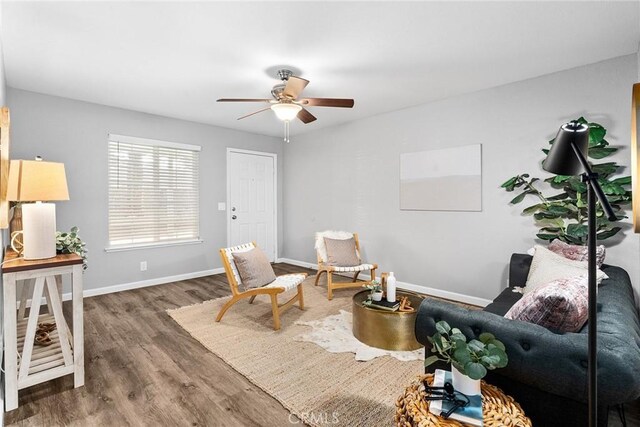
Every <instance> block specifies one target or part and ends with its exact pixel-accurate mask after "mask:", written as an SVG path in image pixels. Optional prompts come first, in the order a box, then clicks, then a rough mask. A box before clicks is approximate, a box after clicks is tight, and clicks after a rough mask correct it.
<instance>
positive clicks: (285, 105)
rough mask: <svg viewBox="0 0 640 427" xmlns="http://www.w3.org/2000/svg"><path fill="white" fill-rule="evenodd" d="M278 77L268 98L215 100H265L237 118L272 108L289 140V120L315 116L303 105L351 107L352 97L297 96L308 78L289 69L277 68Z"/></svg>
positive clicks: (303, 119) (307, 120)
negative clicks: (266, 105) (279, 81)
mask: <svg viewBox="0 0 640 427" xmlns="http://www.w3.org/2000/svg"><path fill="white" fill-rule="evenodd" d="M278 77H279V78H280V80H281V81H282V83H279V84H277V85H275V86H274V87H273V88H272V89H271V96H272V97H273V99H269V98H221V99H218V100H217V102H265V103H269V104H271V105H270V106H269V107H266V108H262V109H260V110H258V111H254V112H253V113H250V114H247V115H244V116H242V117H238V120H242V119H245V118H247V117H251V116H253V115H255V114H258V113H262V112H263V111H267V110H272V111H273V112H274V113H275V114H276V117H278V119H280V120H282V121H283V122H284V125H285V137H284V140H285V141H286V142H289V122H290V121H291V120H293V119H295V118H296V117H297V118H298V119H299V120H300V121H301V122H302V123H304V124H307V123H311V122H313V121H315V120H316V117H315V116H314V115H313V114H311V113H310V112H309V111H308V110H307V109H306V108H304V107H339V108H352V107H353V99H343V98H299V97H300V95H301V94H302V91H303V90H304V88H305V87H306V86H307V85H308V84H309V80H305V79H303V78H300V77H297V76H294V75H293V72H292V71H291V70H287V69H282V70H278Z"/></svg>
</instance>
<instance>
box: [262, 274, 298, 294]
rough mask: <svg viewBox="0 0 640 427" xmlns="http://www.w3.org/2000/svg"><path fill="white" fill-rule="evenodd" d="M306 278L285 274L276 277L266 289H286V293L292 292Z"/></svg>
mask: <svg viewBox="0 0 640 427" xmlns="http://www.w3.org/2000/svg"><path fill="white" fill-rule="evenodd" d="M306 277H307V276H306V275H304V274H285V275H283V276H278V277H276V280H275V281H273V282H271V283H269V284H268V285H267V286H265V288H284V290H285V291H290V290H291V289H294V288H295V287H296V286H298V285H299V284H300V283H302V282H304V279H306Z"/></svg>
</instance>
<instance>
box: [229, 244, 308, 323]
mask: <svg viewBox="0 0 640 427" xmlns="http://www.w3.org/2000/svg"><path fill="white" fill-rule="evenodd" d="M256 247H257V245H256V244H255V242H252V243H245V244H243V245H239V246H234V247H232V248H222V249H220V257H221V258H222V265H223V266H224V271H225V273H226V274H227V280H228V281H229V286H230V287H231V294H232V297H231V299H230V300H229V301H227V302H226V303H225V304H224V305H223V306H222V308H221V309H220V312H219V313H218V316H217V317H216V322H219V321H220V320H222V316H224V314H225V313H226V312H227V310H229V308H231V306H232V305H233V304H235V303H236V302H238V301H240V300H241V299H243V298H249V304H252V303H253V300H254V299H255V298H256V296H258V295H269V297H270V298H271V311H272V312H273V329H274V330H276V331H277V330H278V329H280V314H282V313H283V312H284V311H285V310H287V309H288V308H290V307H291V306H292V305H294V304H295V303H296V302H298V307H299V308H300V310H304V296H303V292H302V282H304V280H305V279H306V278H307V273H295V274H284V275H282V276H278V277H276V280H275V281H273V282H271V283H269V284H268V285H265V286H262V287H260V288H252V289H240V287H241V286H242V279H241V278H240V274H239V273H238V269H237V268H236V263H235V261H234V260H233V253H234V252H248V251H250V250H252V249H254V248H256ZM243 288H244V287H243ZM295 288H298V291H297V292H296V294H295V295H294V296H293V297H291V298H290V299H289V300H288V301H287V302H285V303H284V304H278V295H279V294H281V293H283V292H286V291H290V290H293V289H295Z"/></svg>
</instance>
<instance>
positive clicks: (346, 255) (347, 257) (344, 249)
mask: <svg viewBox="0 0 640 427" xmlns="http://www.w3.org/2000/svg"><path fill="white" fill-rule="evenodd" d="M324 245H325V247H326V248H327V264H328V265H333V266H336V267H353V266H354V265H360V257H359V256H358V252H357V251H356V240H355V239H354V238H353V237H352V238H350V239H329V238H328V237H325V238H324Z"/></svg>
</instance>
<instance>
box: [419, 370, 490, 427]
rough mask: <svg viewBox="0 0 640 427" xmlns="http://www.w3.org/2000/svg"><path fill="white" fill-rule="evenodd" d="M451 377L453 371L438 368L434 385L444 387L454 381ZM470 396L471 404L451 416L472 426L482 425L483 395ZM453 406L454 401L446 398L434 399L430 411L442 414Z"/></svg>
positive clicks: (478, 426)
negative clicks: (446, 383)
mask: <svg viewBox="0 0 640 427" xmlns="http://www.w3.org/2000/svg"><path fill="white" fill-rule="evenodd" d="M452 381H453V380H452V378H451V372H449V371H443V370H442V369H436V372H435V375H434V378H433V384H431V386H432V387H444V383H445V382H449V383H453V382H452ZM467 397H468V398H469V404H468V405H467V406H465V407H464V408H458V409H456V410H455V411H454V412H453V413H452V414H451V415H449V418H450V419H452V420H457V421H460V422H463V423H466V424H469V425H472V426H477V427H482V424H483V422H482V396H481V395H479V394H478V395H473V396H467ZM452 407H453V403H452V402H448V401H446V400H433V401H431V402H430V404H429V412H431V413H432V414H435V415H440V414H442V413H445V412H447V411H449V410H450V409H451V408H452Z"/></svg>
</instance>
